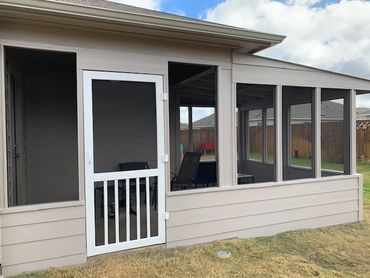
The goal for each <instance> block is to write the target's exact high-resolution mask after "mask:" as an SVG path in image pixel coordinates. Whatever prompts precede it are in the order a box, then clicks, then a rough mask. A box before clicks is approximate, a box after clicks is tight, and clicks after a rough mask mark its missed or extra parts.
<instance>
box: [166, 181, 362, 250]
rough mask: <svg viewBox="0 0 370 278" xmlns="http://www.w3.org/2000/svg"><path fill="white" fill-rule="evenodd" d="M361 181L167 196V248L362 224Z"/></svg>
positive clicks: (319, 182) (301, 184) (326, 182)
mask: <svg viewBox="0 0 370 278" xmlns="http://www.w3.org/2000/svg"><path fill="white" fill-rule="evenodd" d="M359 182H360V181H359V177H350V178H349V177H346V178H344V179H340V178H338V179H336V180H333V179H330V180H325V179H322V180H319V181H317V182H309V183H305V182H303V181H302V183H299V182H298V183H296V184H286V185H280V186H272V187H266V188H247V187H245V188H243V189H237V188H235V189H234V190H221V191H215V192H207V193H206V192H204V193H200V194H185V195H178V196H168V197H167V210H168V211H169V212H170V218H169V220H168V222H167V245H168V246H170V247H171V246H180V245H187V244H194V243H202V242H208V241H212V240H219V239H227V238H233V237H253V236H264V235H273V234H276V233H279V232H283V231H288V230H297V229H304V228H316V227H323V226H328V225H336V224H343V223H350V222H357V221H358V220H359V218H358V216H359V214H358V212H359Z"/></svg>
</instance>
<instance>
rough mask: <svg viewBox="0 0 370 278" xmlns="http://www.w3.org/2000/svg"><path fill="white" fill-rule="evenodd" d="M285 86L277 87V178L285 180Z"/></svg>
mask: <svg viewBox="0 0 370 278" xmlns="http://www.w3.org/2000/svg"><path fill="white" fill-rule="evenodd" d="M282 123H283V86H281V85H277V86H276V92H275V156H276V157H275V178H276V181H278V182H279V181H282V180H283V142H282V138H283V125H282Z"/></svg>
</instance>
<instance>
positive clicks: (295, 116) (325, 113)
mask: <svg viewBox="0 0 370 278" xmlns="http://www.w3.org/2000/svg"><path fill="white" fill-rule="evenodd" d="M272 113H273V110H272V109H267V119H269V120H271V119H273V115H272ZM291 113H292V120H293V121H301V120H307V119H310V118H311V107H310V105H309V104H301V105H299V106H293V109H292V112H291ZM342 115H343V105H342V104H340V103H337V102H333V101H326V102H324V103H322V104H321V118H322V119H323V120H324V121H335V120H338V119H343V116H342ZM249 117H250V120H251V121H258V120H261V119H262V113H261V111H260V110H251V111H250V114H249ZM357 119H358V120H366V119H369V120H370V108H357ZM214 126H215V115H214V114H212V115H209V116H207V117H204V118H202V119H200V120H198V121H195V122H194V123H193V129H200V128H209V127H214ZM186 128H187V124H185V123H181V129H186Z"/></svg>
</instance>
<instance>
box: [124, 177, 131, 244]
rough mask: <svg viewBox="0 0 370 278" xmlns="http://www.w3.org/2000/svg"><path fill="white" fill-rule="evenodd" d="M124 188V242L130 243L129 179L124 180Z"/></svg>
mask: <svg viewBox="0 0 370 278" xmlns="http://www.w3.org/2000/svg"><path fill="white" fill-rule="evenodd" d="M125 186H126V241H127V242H129V241H130V179H126V180H125Z"/></svg>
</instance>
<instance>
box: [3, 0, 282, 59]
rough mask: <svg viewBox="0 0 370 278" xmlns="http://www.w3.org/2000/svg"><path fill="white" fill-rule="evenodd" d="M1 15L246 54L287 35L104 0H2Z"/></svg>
mask: <svg viewBox="0 0 370 278" xmlns="http://www.w3.org/2000/svg"><path fill="white" fill-rule="evenodd" d="M0 17H3V18H4V17H7V18H16V19H18V18H21V19H22V20H24V19H30V20H34V21H44V22H48V23H49V22H51V23H60V24H64V25H77V26H84V27H90V28H95V29H101V30H108V31H119V32H125V33H127V32H128V33H134V34H144V35H152V36H160V37H163V38H171V39H181V40H188V41H192V42H201V43H211V44H213V45H222V46H227V47H230V48H234V49H241V50H243V51H244V52H246V53H255V52H257V51H260V50H262V49H266V48H268V47H271V46H273V45H275V44H278V43H280V42H281V41H283V40H284V38H285V36H280V35H275V34H268V33H262V32H257V31H254V30H249V29H243V28H237V27H231V26H227V25H222V24H217V23H212V22H207V21H202V20H196V19H191V18H187V17H183V16H177V15H172V14H168V13H163V12H157V11H151V10H148V9H143V8H137V7H132V6H128V5H123V4H116V3H110V2H107V1H103V0H0Z"/></svg>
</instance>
